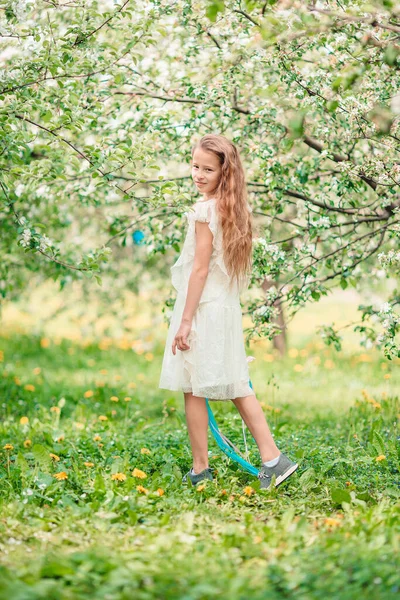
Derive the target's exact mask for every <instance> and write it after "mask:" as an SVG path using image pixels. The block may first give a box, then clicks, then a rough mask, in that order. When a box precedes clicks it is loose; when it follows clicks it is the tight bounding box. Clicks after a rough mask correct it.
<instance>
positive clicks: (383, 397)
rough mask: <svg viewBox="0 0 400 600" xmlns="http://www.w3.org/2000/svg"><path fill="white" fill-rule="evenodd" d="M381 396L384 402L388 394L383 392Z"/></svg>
mask: <svg viewBox="0 0 400 600" xmlns="http://www.w3.org/2000/svg"><path fill="white" fill-rule="evenodd" d="M381 396H382V400H387V393H386V392H382V394H381Z"/></svg>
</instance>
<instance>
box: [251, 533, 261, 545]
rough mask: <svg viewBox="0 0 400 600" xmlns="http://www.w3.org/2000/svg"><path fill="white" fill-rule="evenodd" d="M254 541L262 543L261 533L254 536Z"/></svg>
mask: <svg viewBox="0 0 400 600" xmlns="http://www.w3.org/2000/svg"><path fill="white" fill-rule="evenodd" d="M253 542H254V544H261V542H262V537H261V535H256V536H255V537H253Z"/></svg>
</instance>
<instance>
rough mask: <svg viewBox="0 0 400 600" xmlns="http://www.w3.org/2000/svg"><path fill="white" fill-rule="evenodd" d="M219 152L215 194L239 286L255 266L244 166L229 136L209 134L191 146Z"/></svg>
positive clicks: (225, 247)
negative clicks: (219, 170) (218, 174)
mask: <svg viewBox="0 0 400 600" xmlns="http://www.w3.org/2000/svg"><path fill="white" fill-rule="evenodd" d="M198 148H201V149H202V150H205V151H207V152H214V154H216V155H217V157H218V159H219V161H220V165H221V168H222V172H221V178H220V181H219V184H218V187H217V189H216V190H215V193H214V195H213V196H214V197H215V198H216V200H217V203H216V206H217V211H218V214H219V218H220V223H221V227H222V245H223V256H224V262H225V265H226V268H227V270H228V273H229V275H230V276H231V278H232V280H233V278H236V281H237V283H238V285H239V286H240V285H241V282H243V281H246V279H247V277H248V276H249V275H250V273H251V267H252V238H253V233H252V220H251V212H250V209H249V204H248V202H247V190H246V182H245V176H244V170H243V165H242V162H241V160H240V156H239V152H238V150H237V148H236V146H235V145H234V144H233V143H232V142H231V141H229V140H228V139H227V138H226V137H224V136H222V135H216V134H212V133H210V134H207V135H205V136H203V137H202V138H201V140H200V141H198V142H197V143H196V144H195V145H194V146H193V148H192V157H193V154H194V151H195V150H196V149H198Z"/></svg>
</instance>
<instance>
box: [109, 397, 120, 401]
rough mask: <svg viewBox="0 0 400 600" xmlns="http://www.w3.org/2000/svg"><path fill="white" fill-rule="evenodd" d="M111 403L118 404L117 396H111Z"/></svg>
mask: <svg viewBox="0 0 400 600" xmlns="http://www.w3.org/2000/svg"><path fill="white" fill-rule="evenodd" d="M110 400H111V402H118V396H111V398H110Z"/></svg>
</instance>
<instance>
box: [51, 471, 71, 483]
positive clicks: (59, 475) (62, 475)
mask: <svg viewBox="0 0 400 600" xmlns="http://www.w3.org/2000/svg"><path fill="white" fill-rule="evenodd" d="M53 477H55V478H56V479H58V481H63V480H64V479H68V475H67V474H66V472H65V471H60V472H59V473H55V475H53Z"/></svg>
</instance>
